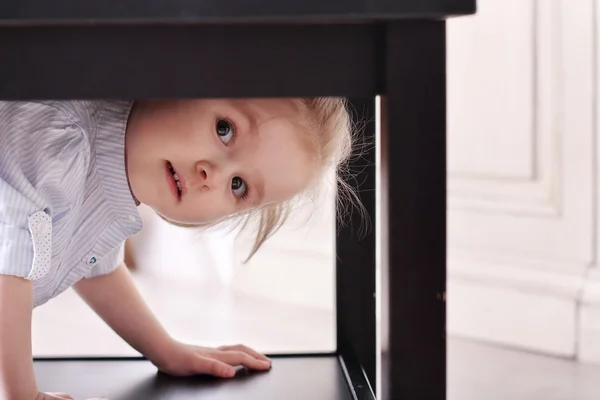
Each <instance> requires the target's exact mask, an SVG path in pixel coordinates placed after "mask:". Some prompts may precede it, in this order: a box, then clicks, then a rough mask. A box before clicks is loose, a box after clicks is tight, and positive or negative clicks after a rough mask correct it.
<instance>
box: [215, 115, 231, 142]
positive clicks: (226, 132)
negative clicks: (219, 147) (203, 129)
mask: <svg viewBox="0 0 600 400" xmlns="http://www.w3.org/2000/svg"><path fill="white" fill-rule="evenodd" d="M216 130H217V135H218V136H219V139H221V141H222V142H223V143H224V144H229V142H231V140H232V139H233V136H234V135H235V129H234V127H233V125H232V124H231V123H230V122H229V121H227V120H224V119H220V120H218V121H217V126H216Z"/></svg>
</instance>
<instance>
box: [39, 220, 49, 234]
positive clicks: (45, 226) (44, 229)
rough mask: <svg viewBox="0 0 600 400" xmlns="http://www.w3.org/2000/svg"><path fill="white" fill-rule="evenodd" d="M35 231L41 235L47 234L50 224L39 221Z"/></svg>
mask: <svg viewBox="0 0 600 400" xmlns="http://www.w3.org/2000/svg"><path fill="white" fill-rule="evenodd" d="M36 230H37V232H38V233H41V234H44V233H48V231H50V224H49V223H48V222H46V221H41V222H39V223H38V224H37V226H36Z"/></svg>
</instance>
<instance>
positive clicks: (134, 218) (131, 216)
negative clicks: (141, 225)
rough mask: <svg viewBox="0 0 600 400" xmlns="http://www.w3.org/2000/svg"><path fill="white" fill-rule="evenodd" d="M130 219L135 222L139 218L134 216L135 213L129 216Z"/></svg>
mask: <svg viewBox="0 0 600 400" xmlns="http://www.w3.org/2000/svg"><path fill="white" fill-rule="evenodd" d="M129 220H130V221H131V222H135V221H137V218H136V217H135V216H133V215H130V216H129Z"/></svg>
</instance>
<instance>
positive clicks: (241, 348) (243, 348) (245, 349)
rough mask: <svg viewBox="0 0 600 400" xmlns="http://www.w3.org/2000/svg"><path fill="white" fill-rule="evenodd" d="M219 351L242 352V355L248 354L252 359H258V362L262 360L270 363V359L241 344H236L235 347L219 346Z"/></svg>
mask: <svg viewBox="0 0 600 400" xmlns="http://www.w3.org/2000/svg"><path fill="white" fill-rule="evenodd" d="M219 349H220V350H227V351H231V350H235V351H243V352H244V353H247V354H250V355H251V356H252V357H254V358H258V359H259V360H264V361H268V362H271V359H270V358H269V357H267V356H265V355H263V354H260V353H259V352H258V351H256V350H253V349H251V348H250V347H247V346H244V345H243V344H237V345H235V346H221V347H219Z"/></svg>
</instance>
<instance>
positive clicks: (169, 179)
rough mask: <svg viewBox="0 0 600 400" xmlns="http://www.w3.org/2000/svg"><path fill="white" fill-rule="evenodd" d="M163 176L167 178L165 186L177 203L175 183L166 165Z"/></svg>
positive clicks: (177, 195)
mask: <svg viewBox="0 0 600 400" xmlns="http://www.w3.org/2000/svg"><path fill="white" fill-rule="evenodd" d="M165 174H166V178H167V185H169V189H170V190H171V193H173V196H175V198H176V199H177V201H179V192H178V191H177V184H176V183H175V178H173V174H171V171H170V170H169V164H168V163H167V164H165Z"/></svg>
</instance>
